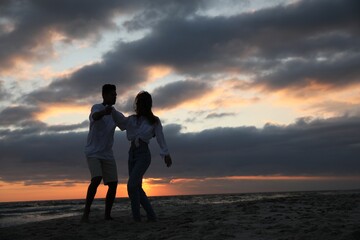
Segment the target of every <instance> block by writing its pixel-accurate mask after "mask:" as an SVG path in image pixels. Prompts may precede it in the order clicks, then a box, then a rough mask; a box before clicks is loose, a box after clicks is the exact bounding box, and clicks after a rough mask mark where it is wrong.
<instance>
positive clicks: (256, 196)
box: [0, 191, 337, 228]
mask: <svg viewBox="0 0 360 240" xmlns="http://www.w3.org/2000/svg"><path fill="white" fill-rule="evenodd" d="M336 193H337V192H335V191H334V192H331V191H326V192H316V194H336ZM303 194H306V193H305V192H287V193H286V192H281V193H246V194H245V193H241V194H211V195H189V196H168V197H151V198H150V201H152V203H153V205H154V207H158V206H161V205H164V204H166V205H169V204H170V205H184V204H224V203H237V202H245V201H258V200H262V199H275V198H286V197H295V196H301V195H303ZM84 203H85V201H84V199H81V200H53V201H31V202H7V203H0V228H3V227H9V226H16V225H21V224H25V223H30V222H39V221H45V220H50V219H56V218H62V217H69V216H76V215H78V216H79V220H80V216H81V214H82V211H83V208H84ZM104 205H105V201H104V199H95V200H94V202H93V205H92V208H91V211H92V212H93V213H96V212H97V213H99V212H103V211H104ZM119 210H120V211H121V210H127V211H129V214H130V201H129V199H128V198H117V199H116V201H115V203H114V207H113V211H119Z"/></svg>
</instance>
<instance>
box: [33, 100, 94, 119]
mask: <svg viewBox="0 0 360 240" xmlns="http://www.w3.org/2000/svg"><path fill="white" fill-rule="evenodd" d="M89 111H90V108H89V106H84V105H67V104H51V105H43V106H42V107H41V111H40V112H39V113H36V114H35V117H36V119H37V120H40V121H42V122H46V121H47V120H48V119H49V118H55V117H56V118H61V117H62V116H64V121H66V120H70V119H69V116H71V115H72V114H73V115H84V118H83V120H85V119H86V118H87V115H88V114H89Z"/></svg>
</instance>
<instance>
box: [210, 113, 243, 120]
mask: <svg viewBox="0 0 360 240" xmlns="http://www.w3.org/2000/svg"><path fill="white" fill-rule="evenodd" d="M235 115H236V114H235V113H210V114H208V115H207V116H206V117H205V118H206V119H213V118H223V117H229V116H235Z"/></svg>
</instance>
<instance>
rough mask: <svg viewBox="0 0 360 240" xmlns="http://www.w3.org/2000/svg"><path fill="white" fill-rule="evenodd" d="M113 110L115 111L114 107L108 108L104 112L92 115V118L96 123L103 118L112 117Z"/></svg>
mask: <svg viewBox="0 0 360 240" xmlns="http://www.w3.org/2000/svg"><path fill="white" fill-rule="evenodd" d="M112 110H113V107H112V106H106V107H105V109H104V110H101V111H99V112H95V113H94V114H93V115H92V118H93V119H94V121H97V120H100V119H101V118H102V117H103V116H105V115H110V114H111V112H112Z"/></svg>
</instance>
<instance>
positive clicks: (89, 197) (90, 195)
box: [82, 177, 102, 222]
mask: <svg viewBox="0 0 360 240" xmlns="http://www.w3.org/2000/svg"><path fill="white" fill-rule="evenodd" d="M101 180H102V177H94V178H92V179H91V183H90V185H89V187H88V191H87V194H86V204H85V209H84V214H83V217H82V221H84V222H86V221H88V220H89V214H90V207H91V204H92V202H93V200H94V198H95V194H96V191H97V188H98V186H99V185H100V183H101Z"/></svg>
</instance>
